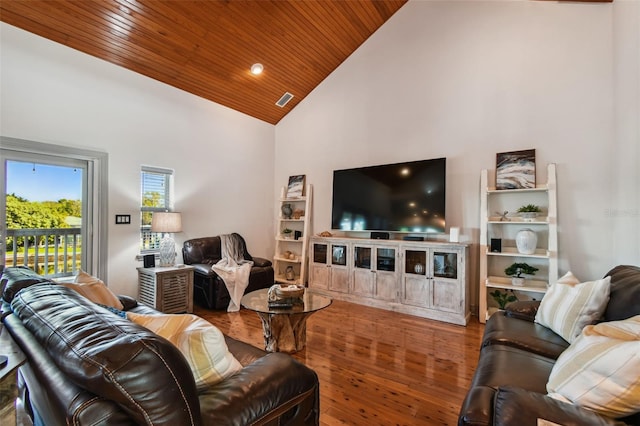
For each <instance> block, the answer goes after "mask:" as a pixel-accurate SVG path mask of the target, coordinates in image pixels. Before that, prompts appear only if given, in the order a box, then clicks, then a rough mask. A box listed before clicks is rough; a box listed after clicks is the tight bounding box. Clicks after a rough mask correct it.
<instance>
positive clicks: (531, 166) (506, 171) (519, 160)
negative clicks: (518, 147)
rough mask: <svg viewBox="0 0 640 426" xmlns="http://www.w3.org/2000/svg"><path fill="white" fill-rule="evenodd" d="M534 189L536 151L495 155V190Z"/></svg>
mask: <svg viewBox="0 0 640 426" xmlns="http://www.w3.org/2000/svg"><path fill="white" fill-rule="evenodd" d="M535 187H536V150H535V149H527V150H524V151H511V152H500V153H498V154H497V155H496V189H527V188H535Z"/></svg>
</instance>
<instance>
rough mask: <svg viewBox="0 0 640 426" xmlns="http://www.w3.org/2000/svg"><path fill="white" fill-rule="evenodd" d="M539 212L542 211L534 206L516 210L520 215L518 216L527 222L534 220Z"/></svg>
mask: <svg viewBox="0 0 640 426" xmlns="http://www.w3.org/2000/svg"><path fill="white" fill-rule="evenodd" d="M541 211H542V210H540V207H538V206H536V205H535V204H527V205H525V206H522V207H520V208H519V209H518V213H520V216H521V217H522V218H523V219H524V220H529V221H531V220H533V219H535V218H536V216H537V215H538V213H540V212H541Z"/></svg>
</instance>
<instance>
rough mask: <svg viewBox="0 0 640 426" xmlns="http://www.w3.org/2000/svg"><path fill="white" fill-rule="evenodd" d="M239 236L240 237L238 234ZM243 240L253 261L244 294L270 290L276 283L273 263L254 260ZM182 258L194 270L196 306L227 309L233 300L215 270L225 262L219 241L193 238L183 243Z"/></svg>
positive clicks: (211, 238)
mask: <svg viewBox="0 0 640 426" xmlns="http://www.w3.org/2000/svg"><path fill="white" fill-rule="evenodd" d="M236 235H238V234H236ZM238 236H239V237H240V241H241V242H242V248H243V250H244V258H245V260H251V261H253V267H252V268H251V274H250V275H249V285H248V286H247V289H246V290H245V293H250V292H252V291H254V290H259V289H261V288H269V287H271V286H272V285H273V283H274V272H273V265H272V264H271V261H270V260H267V259H264V258H261V257H253V256H251V255H250V254H249V252H248V251H247V244H246V242H245V240H244V238H242V236H240V235H238ZM182 258H183V261H184V263H185V264H186V265H191V266H193V267H194V268H195V270H194V276H193V299H194V301H195V302H196V303H198V304H199V305H201V306H204V307H206V308H208V309H227V307H228V306H229V301H230V300H231V296H229V291H228V290H227V286H226V285H225V283H224V281H223V280H222V278H220V277H219V276H218V274H216V273H215V272H214V271H213V270H212V269H211V265H214V264H216V263H218V262H219V261H220V259H221V258H222V253H221V247H220V237H219V236H216V237H203V238H194V239H191V240H187V241H185V242H184V244H183V246H182Z"/></svg>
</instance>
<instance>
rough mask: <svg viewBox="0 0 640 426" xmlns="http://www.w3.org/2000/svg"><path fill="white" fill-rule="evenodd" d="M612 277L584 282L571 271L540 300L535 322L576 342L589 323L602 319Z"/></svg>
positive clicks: (565, 338) (567, 339) (568, 340)
mask: <svg viewBox="0 0 640 426" xmlns="http://www.w3.org/2000/svg"><path fill="white" fill-rule="evenodd" d="M610 287H611V277H606V278H604V279H601V280H596V281H588V282H584V283H580V282H579V280H578V279H577V278H576V277H575V276H574V275H573V274H572V273H571V272H567V273H566V274H565V275H564V276H563V277H562V278H560V279H559V280H558V282H557V283H555V284H552V285H551V287H550V288H549V289H548V290H547V293H546V294H545V295H544V296H543V297H542V300H541V301H540V307H539V308H538V312H537V313H536V318H535V322H537V323H538V324H540V325H544V326H545V327H547V328H550V329H551V330H553V331H554V332H555V333H556V334H558V335H559V336H560V337H562V338H563V339H564V340H566V341H567V342H569V343H572V342H573V341H574V340H576V338H577V337H578V336H579V335H580V333H581V332H582V329H583V328H584V327H585V326H586V325H589V324H594V323H595V322H596V321H597V320H599V319H600V318H601V317H602V314H603V313H604V310H605V309H606V307H607V303H608V302H609V289H610Z"/></svg>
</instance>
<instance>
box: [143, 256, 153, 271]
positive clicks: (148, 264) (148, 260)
mask: <svg viewBox="0 0 640 426" xmlns="http://www.w3.org/2000/svg"><path fill="white" fill-rule="evenodd" d="M142 264H143V265H144V267H145V268H154V267H155V266H156V255H155V254H145V255H144V256H142Z"/></svg>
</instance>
